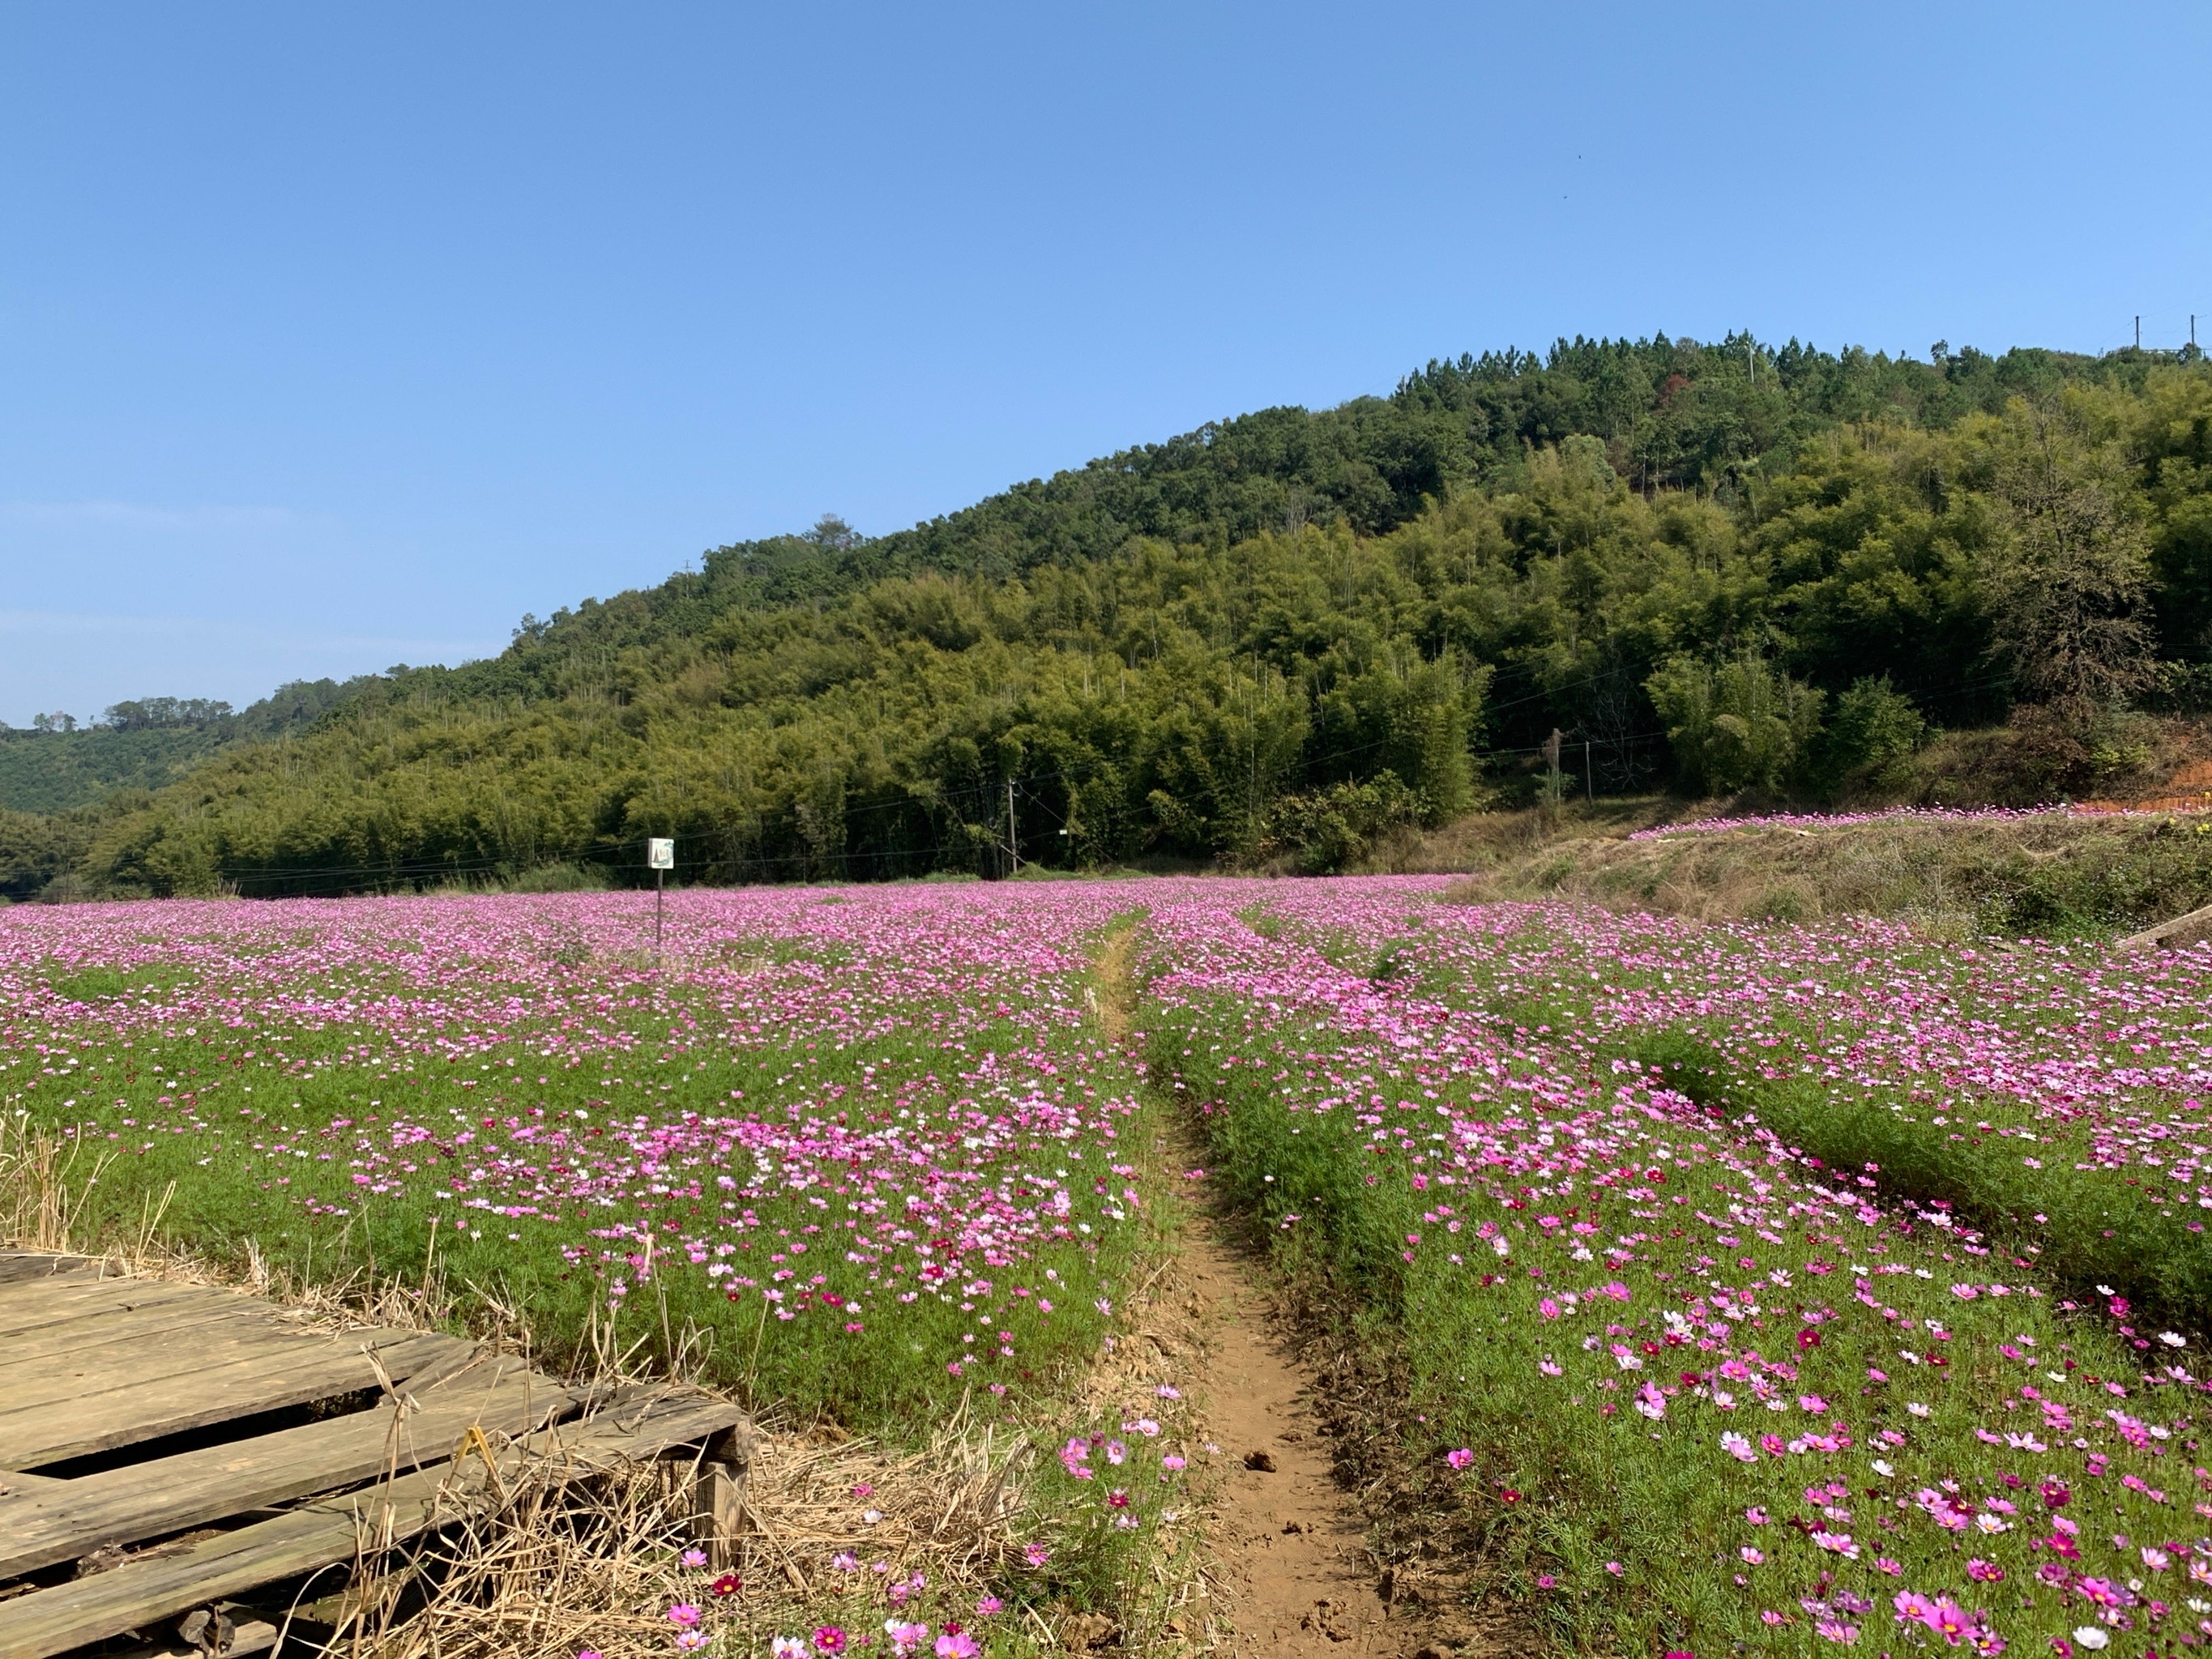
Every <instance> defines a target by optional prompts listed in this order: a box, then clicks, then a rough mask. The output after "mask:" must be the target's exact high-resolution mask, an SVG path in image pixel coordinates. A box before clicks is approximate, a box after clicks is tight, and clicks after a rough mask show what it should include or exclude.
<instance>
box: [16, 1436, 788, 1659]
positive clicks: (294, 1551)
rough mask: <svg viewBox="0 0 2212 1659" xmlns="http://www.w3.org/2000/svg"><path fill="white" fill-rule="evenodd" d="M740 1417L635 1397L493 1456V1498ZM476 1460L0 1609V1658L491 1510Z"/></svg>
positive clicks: (50, 1647)
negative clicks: (533, 1477) (524, 1480)
mask: <svg viewBox="0 0 2212 1659" xmlns="http://www.w3.org/2000/svg"><path fill="white" fill-rule="evenodd" d="M743 1417H744V1413H741V1412H739V1411H738V1408H737V1407H734V1406H732V1405H730V1404H728V1403H727V1402H726V1401H719V1400H713V1399H710V1398H708V1397H707V1396H705V1395H678V1394H674V1393H666V1394H663V1395H661V1396H660V1397H659V1398H657V1399H656V1398H653V1397H650V1396H647V1395H635V1396H632V1397H630V1398H629V1399H627V1400H619V1399H618V1400H617V1401H613V1402H611V1404H610V1406H609V1407H608V1408H607V1409H606V1410H605V1411H603V1412H602V1413H599V1415H598V1416H596V1417H592V1418H590V1419H585V1420H583V1421H582V1422H580V1423H578V1424H574V1425H564V1426H562V1427H561V1428H556V1429H550V1430H547V1431H544V1432H542V1433H539V1434H535V1435H532V1436H531V1437H529V1438H528V1439H527V1440H526V1441H523V1442H520V1443H518V1444H516V1445H514V1446H510V1447H509V1448H507V1449H506V1450H505V1451H504V1452H502V1453H501V1454H499V1455H498V1456H497V1458H496V1460H495V1461H496V1462H497V1464H498V1477H499V1480H500V1482H501V1487H502V1489H505V1488H511V1487H512V1486H513V1482H514V1480H516V1478H517V1477H519V1476H521V1475H523V1474H525V1473H526V1470H527V1469H529V1468H531V1467H532V1466H536V1467H538V1468H543V1469H544V1473H545V1475H546V1478H548V1479H552V1480H574V1479H576V1478H578V1477H580V1476H581V1475H585V1474H592V1473H594V1472H597V1471H600V1470H605V1469H608V1468H614V1467H616V1466H617V1465H620V1464H622V1463H625V1462H637V1461H640V1460H642V1459H647V1458H652V1457H655V1456H658V1455H660V1454H662V1453H663V1452H665V1451H667V1450H668V1449H671V1448H672V1447H676V1446H682V1445H687V1444H690V1443H696V1442H699V1441H703V1440H705V1439H706V1438H707V1437H708V1436H710V1435H712V1434H714V1433H715V1432H716V1431H718V1430H721V1429H726V1428H729V1427H731V1426H732V1425H735V1424H736V1423H738V1422H739V1421H741V1420H742V1419H743ZM488 1481H489V1477H488V1475H487V1473H486V1471H485V1470H484V1468H483V1465H482V1464H481V1462H478V1461H477V1460H474V1459H471V1461H470V1462H467V1463H465V1464H462V1465H459V1466H458V1467H457V1466H455V1465H453V1464H441V1465H439V1466H437V1467H435V1468H428V1469H424V1470H422V1471H421V1472H419V1473H417V1474H411V1475H403V1476H401V1477H400V1478H399V1479H398V1480H394V1481H391V1482H389V1483H384V1484H380V1485H378V1486H372V1487H368V1488H365V1489H363V1490H362V1491H360V1492H353V1493H349V1494H347V1495H345V1496H343V1497H339V1498H325V1499H323V1500H321V1501H320V1502H318V1503H315V1504H309V1505H307V1506H306V1507H305V1508H302V1509H298V1510H293V1511H291V1512H290V1513H289V1514H286V1515H281V1516H276V1517H274V1518H273V1519H270V1520H268V1521H261V1522H255V1523H254V1524H253V1525H252V1526H248V1527H241V1528H239V1529H238V1530H237V1531H235V1532H230V1533H225V1534H222V1536H220V1537H217V1538H210V1539H206V1540H204V1541H201V1542H199V1543H197V1544H195V1545H193V1546H191V1547H190V1548H188V1549H185V1550H180V1551H179V1552H178V1553H175V1554H173V1555H167V1556H158V1557H156V1556H149V1557H146V1558H143V1559H139V1560H135V1561H125V1562H124V1563H123V1565H120V1566H118V1567H115V1568H112V1569H111V1570H110V1571H106V1572H102V1573H95V1574H94V1575H93V1576H92V1577H88V1578H80V1579H77V1580H76V1581H75V1582H73V1583H67V1584H57V1585H54V1586H53V1587H52V1588H51V1589H42V1590H34V1591H33V1592H32V1593H31V1594H30V1595H20V1596H16V1597H14V1598H13V1599H11V1600H9V1601H0V1656H4V1659H48V1656H51V1655H54V1654H59V1653H67V1652H68V1651H70V1650H71V1649H73V1648H79V1647H82V1646H84V1645H86V1644H88V1643H92V1642H98V1641H103V1640H105V1639H106V1638H109V1637H112V1636H119V1635H121V1634H122V1633H123V1632H125V1631H131V1630H139V1629H143V1628H146V1627H148V1626H152V1625H155V1623H157V1622H158V1621H160V1620H163V1619H167V1618H173V1617H174V1616H175V1615H176V1614H178V1613H181V1612H183V1611H184V1610H185V1609H186V1608H188V1607H205V1606H207V1605H209V1604H210V1603H211V1602H216V1601H225V1600H228V1599H229V1598H231V1597H233V1596H235V1595H242V1594H244V1593H245V1592H246V1591H248V1590H252V1589H258V1587H260V1586H262V1585H264V1584H270V1583H276V1582H278V1581H280V1580H283V1579H287V1578H294V1577H299V1576H300V1575H301V1574H302V1573H307V1572H312V1571H314V1570H315V1569H317V1568H319V1567H326V1566H330V1565H333V1564H335V1563H337V1562H341V1561H349V1560H352V1559H355V1558H356V1555H358V1554H361V1553H365V1552H370V1551H374V1550H375V1549H378V1548H379V1547H382V1546H384V1545H386V1544H392V1543H398V1542H402V1541H404V1540H406V1539H408V1538H410V1537H413V1536H414V1535H415V1534H417V1533H420V1532H422V1531H423V1530H425V1529H426V1528H430V1527H433V1526H437V1525H441V1524H442V1523H444V1522H448V1521H453V1520H458V1519H460V1518H462V1517H463V1516H470V1515H483V1514H487V1513H489V1512H491V1511H493V1510H495V1509H496V1508H497V1507H498V1499H497V1498H495V1496H494V1495H493V1493H492V1492H490V1491H489V1490H488Z"/></svg>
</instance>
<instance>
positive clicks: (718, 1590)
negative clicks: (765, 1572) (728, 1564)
mask: <svg viewBox="0 0 2212 1659" xmlns="http://www.w3.org/2000/svg"><path fill="white" fill-rule="evenodd" d="M744 1587H745V1581H744V1579H742V1578H740V1577H738V1575H737V1574H735V1573H734V1572H726V1573H724V1574H723V1575H722V1576H721V1577H720V1578H717V1579H716V1580H715V1581H714V1583H711V1584H709V1585H708V1586H707V1588H708V1589H711V1590H712V1591H714V1594H715V1595H736V1594H737V1593H738V1591H739V1590H741V1589H744Z"/></svg>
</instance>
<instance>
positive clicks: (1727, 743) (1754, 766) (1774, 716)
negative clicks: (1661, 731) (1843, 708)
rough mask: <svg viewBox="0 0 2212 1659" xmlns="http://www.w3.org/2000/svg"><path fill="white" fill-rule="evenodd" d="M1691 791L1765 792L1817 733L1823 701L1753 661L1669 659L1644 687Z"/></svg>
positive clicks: (1750, 657) (1754, 657)
mask: <svg viewBox="0 0 2212 1659" xmlns="http://www.w3.org/2000/svg"><path fill="white" fill-rule="evenodd" d="M1644 687H1645V689H1646V690H1649V691H1650V694H1651V701H1652V703H1653V704H1654V706H1655V707H1656V708H1657V709H1658V710H1659V716H1660V718H1661V719H1662V720H1665V721H1666V722H1667V740H1668V742H1669V743H1671V744H1674V756H1675V758H1676V760H1677V761H1678V762H1679V763H1680V765H1681V768H1682V772H1683V775H1685V776H1686V778H1688V779H1689V781H1691V783H1692V786H1693V787H1698V788H1702V789H1704V790H1706V791H1708V792H1709V793H1733V792H1735V791H1736V790H1739V789H1759V790H1765V791H1772V790H1774V789H1776V788H1778V787H1779V786H1780V784H1781V782H1782V780H1783V779H1784V777H1785V776H1787V775H1789V774H1790V771H1791V770H1792V769H1794V768H1795V767H1796V765H1797V763H1798V759H1799V757H1801V756H1802V755H1803V754H1804V753H1805V752H1806V750H1808V747H1809V745H1810V744H1811V743H1812V741H1813V738H1814V735H1815V734H1816V733H1817V732H1819V731H1820V704H1821V702H1823V700H1824V694H1823V693H1821V692H1820V691H1819V690H1815V689H1814V688H1813V687H1811V686H1808V685H1804V684H1800V683H1799V682H1797V681H1796V680H1793V679H1791V678H1790V677H1789V676H1788V675H1787V674H1784V673H1780V672H1778V671H1777V670H1776V669H1775V668H1774V667H1773V666H1772V665H1771V664H1769V663H1768V662H1766V661H1765V659H1763V658H1761V657H1759V655H1758V654H1757V653H1753V652H1746V653H1743V654H1742V655H1741V656H1739V657H1735V658H1734V659H1730V660H1729V661H1726V662H1723V663H1720V664H1717V665H1716V664H1712V663H1708V662H1701V661H1699V660H1698V659H1696V658H1694V657H1686V656H1676V657H1669V658H1668V659H1667V660H1666V661H1665V662H1664V663H1662V664H1661V665H1660V667H1659V671H1658V672H1657V673H1656V674H1654V675H1653V676H1652V677H1651V678H1650V679H1649V680H1646V681H1645V682H1644Z"/></svg>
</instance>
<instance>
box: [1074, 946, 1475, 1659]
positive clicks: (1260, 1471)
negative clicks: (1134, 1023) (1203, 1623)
mask: <svg viewBox="0 0 2212 1659" xmlns="http://www.w3.org/2000/svg"><path fill="white" fill-rule="evenodd" d="M1135 942H1136V930H1135V929H1134V928H1128V929H1126V930H1123V931H1120V932H1117V933H1115V934H1114V935H1112V936H1111V937H1109V939H1108V941H1107V943H1106V945H1105V948H1104V950H1103V952H1102V953H1101V956H1100V958H1099V963H1098V975H1097V978H1098V986H1099V991H1100V1005H1099V1012H1100V1015H1101V1018H1102V1023H1103V1024H1104V1025H1105V1027H1106V1029H1107V1030H1108V1032H1109V1034H1110V1035H1111V1036H1113V1037H1114V1039H1115V1041H1116V1042H1121V1043H1124V1044H1127V1043H1129V1042H1133V1036H1132V1033H1131V1030H1130V1016H1131V1012H1132V1010H1133V1003H1134V999H1135V987H1134V985H1133V981H1132V978H1131V973H1130V967H1131V958H1132V956H1133V948H1134V945H1135ZM1170 1134H1171V1136H1172V1137H1173V1144H1174V1149H1175V1152H1176V1154H1177V1155H1178V1156H1179V1157H1180V1158H1184V1159H1187V1160H1188V1161H1187V1162H1185V1163H1183V1164H1182V1167H1183V1168H1185V1169H1194V1168H1195V1167H1197V1165H1198V1164H1200V1162H1201V1161H1202V1156H1203V1155H1202V1153H1201V1152H1200V1150H1199V1146H1198V1142H1197V1139H1196V1137H1195V1136H1194V1134H1192V1133H1191V1132H1190V1130H1189V1128H1188V1126H1187V1125H1184V1126H1178V1127H1176V1129H1173V1130H1170ZM1232 1239H1233V1233H1232V1231H1231V1223H1230V1222H1229V1221H1227V1220H1225V1219H1223V1218H1217V1217H1214V1216H1212V1215H1210V1214H1207V1213H1206V1212H1204V1210H1203V1208H1202V1207H1201V1206H1199V1205H1196V1204H1194V1205H1193V1206H1191V1212H1190V1213H1189V1214H1188V1218H1187V1220H1186V1222H1185V1225H1184V1226H1183V1227H1182V1231H1181V1236H1180V1239H1179V1243H1178V1249H1177V1252H1176V1257H1175V1259H1174V1260H1173V1261H1171V1262H1170V1263H1169V1264H1168V1265H1167V1266H1166V1267H1164V1269H1163V1272H1162V1276H1161V1277H1162V1282H1161V1284H1160V1285H1159V1286H1158V1289H1159V1291H1161V1292H1162V1299H1163V1300H1171V1301H1173V1302H1174V1303H1176V1304H1180V1306H1179V1309H1178V1311H1179V1312H1182V1313H1184V1314H1187V1315H1188V1323H1187V1324H1186V1325H1184V1326H1183V1329H1184V1330H1186V1331H1188V1332H1190V1333H1193V1334H1195V1335H1196V1336H1197V1337H1198V1340H1200V1341H1202V1343H1203V1345H1204V1348H1205V1354H1204V1362H1203V1366H1202V1369H1201V1370H1200V1373H1199V1376H1198V1383H1199V1387H1198V1389H1197V1390H1196V1391H1195V1392H1196V1397H1195V1398H1194V1401H1193V1403H1194V1405H1195V1406H1196V1407H1197V1408H1198V1412H1199V1415H1200V1422H1201V1424H1202V1425H1203V1433H1204V1435H1205V1437H1206V1439H1207V1440H1208V1441H1209V1442H1210V1443H1211V1444H1212V1446H1215V1447H1218V1449H1219V1450H1218V1455H1215V1456H1214V1458H1213V1460H1212V1461H1213V1463H1214V1466H1215V1468H1216V1471H1217V1475H1218V1486H1217V1488H1216V1490H1215V1492H1214V1493H1213V1495H1212V1504H1211V1516H1210V1522H1211V1524H1210V1525H1209V1527H1208V1529H1207V1532H1208V1542H1209V1544H1210V1545H1211V1547H1212V1554H1213V1556H1214V1557H1215V1559H1216V1560H1217V1562H1218V1571H1217V1572H1215V1573H1212V1574H1209V1575H1208V1577H1210V1578H1211V1579H1212V1581H1213V1584H1214V1594H1213V1601H1214V1605H1213V1607H1212V1609H1211V1617H1210V1619H1209V1620H1207V1623H1208V1625H1209V1626H1210V1627H1211V1628H1212V1630H1213V1631H1214V1632H1218V1635H1217V1636H1216V1638H1215V1640H1214V1642H1213V1644H1212V1647H1211V1649H1210V1650H1211V1651H1212V1652H1214V1653H1218V1654H1223V1655H1234V1656H1237V1659H1247V1656H1256V1655H1261V1654H1284V1655H1289V1656H1292V1659H1297V1656H1303V1655H1310V1654H1311V1655H1317V1654H1328V1655H1331V1656H1334V1659H1445V1656H1453V1659H1458V1656H1465V1659H1480V1656H1482V1655H1485V1654H1487V1653H1490V1652H1492V1651H1497V1650H1496V1649H1494V1648H1493V1646H1492V1644H1490V1643H1488V1642H1486V1641H1484V1640H1481V1639H1479V1638H1474V1637H1473V1636H1472V1634H1471V1633H1470V1632H1468V1631H1467V1630H1466V1629H1465V1628H1464V1626H1460V1625H1458V1624H1456V1623H1455V1622H1454V1621H1453V1620H1450V1619H1449V1615H1447V1616H1445V1617H1444V1618H1442V1619H1440V1618H1439V1616H1438V1613H1437V1610H1436V1609H1434V1608H1432V1607H1430V1606H1427V1605H1425V1604H1423V1603H1420V1602H1418V1601H1398V1602H1396V1603H1395V1605H1394V1603H1393V1601H1392V1598H1391V1596H1390V1594H1389V1590H1390V1587H1391V1578H1390V1577H1389V1575H1388V1574H1387V1573H1385V1572H1384V1571H1382V1570H1381V1568H1380V1567H1379V1565H1378V1564H1377V1563H1376V1559H1375V1558H1374V1556H1373V1554H1372V1553H1371V1552H1370V1549H1369V1547H1368V1543H1367V1524H1366V1522H1365V1521H1364V1519H1363V1518H1362V1516H1361V1515H1360V1513H1359V1510H1358V1505H1357V1504H1356V1503H1355V1502H1354V1501H1353V1499H1352V1495H1351V1494H1350V1493H1349V1492H1346V1489H1345V1488H1344V1486H1343V1485H1342V1484H1341V1483H1340V1481H1339V1480H1337V1477H1336V1470H1335V1465H1334V1457H1333V1455H1332V1449H1331V1443H1330V1442H1329V1440H1328V1437H1327V1436H1326V1434H1325V1433H1324V1432H1323V1430H1322V1421H1321V1416H1320V1413H1317V1412H1316V1409H1315V1392H1314V1391H1315V1389H1316V1387H1317V1383H1316V1378H1315V1376H1313V1375H1312V1373H1311V1372H1310V1371H1309V1370H1307V1369H1306V1368H1305V1367H1304V1366H1303V1365H1302V1364H1300V1363H1299V1360H1298V1358H1297V1343H1296V1340H1295V1337H1294V1334H1293V1332H1292V1329H1291V1322H1290V1321H1289V1320H1288V1318H1287V1317H1286V1316H1285V1315H1284V1313H1283V1312H1282V1310H1280V1309H1279V1306H1278V1305H1277V1304H1276V1303H1275V1301H1274V1299H1273V1297H1271V1296H1270V1295H1269V1294H1268V1293H1267V1291H1266V1290H1265V1289H1263V1288H1262V1285H1261V1279H1260V1278H1259V1275H1258V1271H1257V1264H1256V1263H1254V1262H1252V1261H1249V1260H1248V1259H1247V1257H1246V1255H1245V1254H1244V1253H1243V1251H1241V1250H1240V1249H1237V1247H1236V1246H1235V1244H1234V1243H1232V1242H1231V1241H1232ZM1224 1627H1226V1628H1224Z"/></svg>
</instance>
